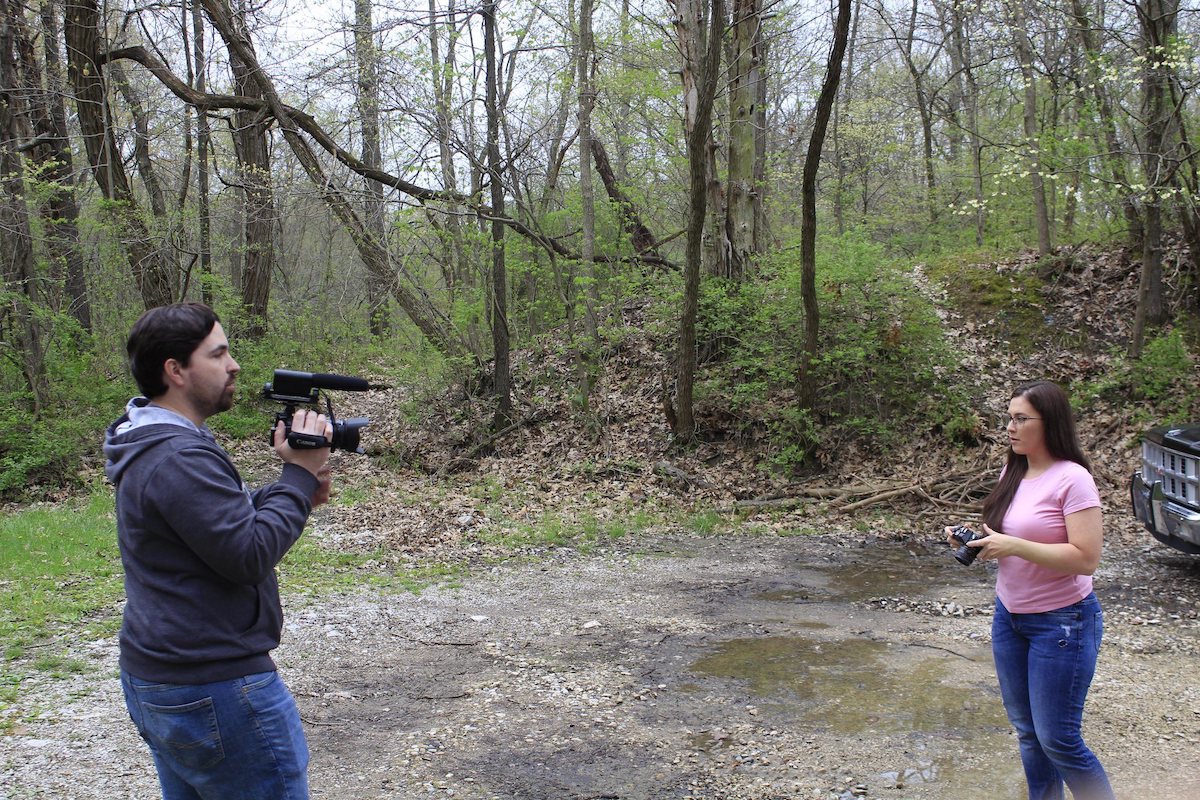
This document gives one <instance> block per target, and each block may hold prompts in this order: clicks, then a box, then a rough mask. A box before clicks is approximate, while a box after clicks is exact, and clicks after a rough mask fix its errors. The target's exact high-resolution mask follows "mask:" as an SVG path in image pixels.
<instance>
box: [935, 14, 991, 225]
mask: <svg viewBox="0 0 1200 800" xmlns="http://www.w3.org/2000/svg"><path fill="white" fill-rule="evenodd" d="M946 16H948V19H947V20H946V21H945V22H944V23H943V25H944V26H945V27H947V28H949V29H950V41H951V48H950V60H951V64H952V65H953V66H954V67H955V71H956V72H959V73H961V75H962V77H963V105H964V107H965V110H966V116H967V124H966V128H967V138H968V141H969V145H970V149H971V189H972V196H973V199H974V201H975V202H974V207H975V208H974V210H975V213H974V222H975V244H977V245H982V244H983V234H984V229H985V224H986V222H987V210H986V209H987V204H986V198H985V197H984V195H983V141H982V137H981V136H980V132H979V84H978V83H977V82H976V80H975V65H974V63H973V58H972V55H971V32H970V29H969V25H970V20H971V17H970V15H969V14H968V13H967V12H965V11H964V9H963V3H962V2H960V0H950V3H949V14H948V15H946Z"/></svg>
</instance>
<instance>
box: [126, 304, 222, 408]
mask: <svg viewBox="0 0 1200 800" xmlns="http://www.w3.org/2000/svg"><path fill="white" fill-rule="evenodd" d="M219 321H220V320H219V319H218V318H217V314H216V312H215V311H213V310H212V309H211V308H209V307H208V306H206V305H204V304H203V303H175V304H173V305H169V306H159V307H157V308H152V309H150V310H149V311H147V312H146V313H145V314H142V316H141V317H140V318H139V319H138V321H137V322H135V323H134V325H133V330H131V331H130V332H129V339H128V340H127V341H126V342H125V352H126V353H127V354H128V356H129V371H130V372H132V373H133V379H134V380H135V381H137V385H138V389H139V390H140V391H141V392H142V394H144V395H146V397H150V398H154V397H158V396H160V395H162V394H164V393H165V392H166V391H167V385H166V383H164V382H163V365H164V364H166V363H167V360H168V359H172V358H173V359H175V360H176V361H178V362H179V363H180V364H181V365H182V366H185V367H186V366H187V365H188V361H189V359H191V357H192V353H193V352H195V350H196V348H197V347H199V346H200V343H201V342H203V341H204V340H205V339H207V338H208V335H209V334H210V333H212V329H213V326H214V325H216V324H217V323H218V322H219Z"/></svg>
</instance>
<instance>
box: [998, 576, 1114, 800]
mask: <svg viewBox="0 0 1200 800" xmlns="http://www.w3.org/2000/svg"><path fill="white" fill-rule="evenodd" d="M1103 631H1104V617H1103V613H1102V612H1101V610H1100V601H1099V600H1097V599H1096V595H1095V594H1091V595H1088V596H1087V597H1086V598H1084V599H1083V600H1080V601H1079V602H1078V603H1076V604H1075V605H1071V606H1067V607H1065V608H1060V609H1058V610H1056V611H1046V612H1044V613H1041V614H1010V613H1009V611H1008V609H1006V608H1005V607H1004V604H1003V603H1001V602H1000V600H999V599H998V598H997V600H996V616H995V617H994V618H993V620H992V655H993V657H994V658H995V660H996V675H997V676H998V677H999V678H1000V694H1001V696H1002V697H1003V698H1004V708H1005V710H1006V711H1007V712H1008V719H1009V721H1010V722H1011V723H1012V725H1013V727H1014V728H1016V730H1017V737H1018V739H1019V741H1020V745H1021V762H1022V764H1023V765H1024V767H1025V780H1026V782H1027V783H1028V784H1029V798H1030V800H1062V798H1063V782H1064V781H1066V785H1067V786H1069V787H1071V793H1072V794H1073V795H1074V796H1075V798H1076V800H1111V798H1112V797H1113V791H1112V786H1110V785H1109V782H1108V776H1107V775H1106V774H1105V772H1104V767H1102V766H1101V765H1100V761H1099V760H1098V759H1097V758H1096V756H1095V755H1094V754H1093V753H1092V751H1091V750H1089V749H1088V746H1087V745H1086V744H1084V742H1083V733H1082V725H1083V704H1084V701H1085V700H1086V699H1087V693H1088V688H1089V687H1090V686H1091V683H1092V676H1093V675H1095V672H1096V656H1097V654H1098V653H1099V651H1100V639H1101V637H1102V635H1103Z"/></svg>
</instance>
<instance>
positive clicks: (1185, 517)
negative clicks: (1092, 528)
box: [1129, 472, 1200, 555]
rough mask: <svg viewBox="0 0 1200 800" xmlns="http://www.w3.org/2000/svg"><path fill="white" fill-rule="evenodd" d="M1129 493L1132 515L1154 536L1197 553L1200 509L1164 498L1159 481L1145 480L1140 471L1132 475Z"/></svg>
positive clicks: (1199, 545)
mask: <svg viewBox="0 0 1200 800" xmlns="http://www.w3.org/2000/svg"><path fill="white" fill-rule="evenodd" d="M1129 493H1130V495H1131V499H1132V500H1133V515H1134V516H1135V517H1137V518H1138V519H1139V520H1141V522H1142V524H1144V525H1145V526H1146V530H1148V531H1150V533H1151V535H1152V536H1154V538H1155V539H1158V540H1159V541H1160V542H1162V543H1163V544H1165V545H1167V546H1168V547H1174V548H1175V549H1176V550H1182V551H1183V552H1185V553H1192V554H1195V555H1200V512H1197V511H1195V510H1194V509H1191V508H1188V507H1187V506H1183V505H1180V504H1179V503H1176V502H1175V501H1173V500H1170V499H1168V498H1166V497H1165V496H1164V495H1163V490H1162V482H1161V481H1153V482H1151V483H1146V481H1144V480H1143V479H1142V473H1140V472H1135V473H1134V474H1133V480H1132V481H1130V485H1129Z"/></svg>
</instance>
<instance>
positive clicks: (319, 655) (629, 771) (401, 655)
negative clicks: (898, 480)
mask: <svg viewBox="0 0 1200 800" xmlns="http://www.w3.org/2000/svg"><path fill="white" fill-rule="evenodd" d="M534 555H535V557H533V558H528V559H514V560H510V561H508V562H506V563H502V564H499V565H492V566H485V567H480V568H479V569H477V570H475V571H473V573H472V574H470V575H469V576H468V577H466V578H465V579H462V580H461V581H458V582H457V583H456V585H454V586H452V587H445V588H437V589H428V590H425V591H423V592H421V593H420V594H408V593H401V594H382V593H378V592H373V591H370V590H366V589H363V590H358V591H356V592H354V593H352V594H343V595H338V596H334V597H330V598H323V599H312V598H300V597H289V598H288V601H287V602H288V609H287V614H288V622H287V630H286V632H285V641H284V644H283V646H282V647H281V648H280V650H279V651H277V660H278V661H279V664H280V667H281V671H282V673H283V675H284V677H285V679H286V680H287V682H288V684H289V685H290V686H291V687H292V689H293V691H294V693H295V695H296V698H297V701H298V703H299V706H300V710H301V715H302V717H303V718H304V720H305V723H306V731H307V734H308V737H309V743H310V747H311V749H312V754H313V760H312V766H311V770H310V776H311V783H312V792H313V796H314V798H322V799H325V800H333V799H334V798H336V799H337V800H359V799H360V798H361V799H363V800H365V799H366V798H436V797H455V798H529V799H531V800H533V799H539V800H540V799H541V798H546V799H547V800H549V799H550V798H572V799H575V798H578V799H579V800H583V799H584V798H622V799H625V800H634V799H636V798H647V799H648V798H764V799H765V798H854V797H863V798H912V799H913V800H949V799H950V798H954V799H955V800H962V798H987V799H988V800H1010V799H1011V800H1017V799H1018V798H1020V797H1022V796H1023V793H1022V787H1023V781H1022V779H1021V775H1020V771H1019V770H1020V768H1019V762H1018V758H1017V754H1016V743H1015V739H1014V738H1013V736H1012V735H1011V733H1010V731H1009V727H1008V725H1007V722H1006V721H1005V719H1004V716H1003V710H1002V708H1001V704H1000V700H999V695H998V691H997V689H996V686H995V676H994V672H993V669H992V666H991V659H990V654H989V649H988V641H989V624H990V612H991V602H992V594H991V585H992V584H991V581H992V577H991V575H990V574H989V572H990V570H989V568H988V567H983V568H980V567H979V566H978V565H977V566H976V567H973V568H970V569H968V568H963V567H961V566H959V565H958V564H957V563H956V562H954V561H953V560H952V559H951V558H950V557H949V555H948V552H947V550H946V549H945V547H944V546H943V545H942V544H941V543H939V542H936V541H928V542H925V541H922V542H912V541H909V542H896V541H876V540H871V539H864V538H863V536H862V535H861V534H853V535H852V534H849V533H843V534H838V535H826V536H794V537H780V536H768V535H753V534H748V535H734V536H721V537H702V536H698V535H695V534H688V533H663V534H657V535H646V536H641V537H628V538H626V539H621V540H617V541H616V542H614V543H611V544H609V545H606V546H605V547H604V548H600V549H596V550H593V551H590V552H579V551H577V550H574V549H570V548H559V549H553V550H547V551H544V552H540V553H536V554H534ZM1096 585H1097V591H1098V593H1099V595H1100V596H1101V599H1102V602H1104V604H1105V606H1106V631H1105V640H1104V646H1103V649H1102V653H1101V663H1100V667H1099V672H1098V675H1097V677H1096V680H1095V683H1094V685H1093V688H1092V692H1091V695H1090V698H1089V704H1088V710H1087V714H1086V717H1085V726H1086V729H1085V732H1086V736H1087V738H1088V740H1089V743H1090V744H1091V745H1092V747H1093V749H1095V750H1096V751H1097V752H1098V753H1099V755H1100V756H1101V758H1102V760H1103V761H1104V763H1105V765H1106V767H1107V768H1108V770H1109V772H1110V773H1111V775H1112V778H1113V782H1114V784H1115V786H1116V788H1117V790H1118V795H1119V796H1120V797H1122V798H1126V800H1184V799H1185V798H1192V799H1193V800H1194V798H1196V797H1200V774H1197V773H1196V771H1195V765H1196V764H1197V763H1198V762H1200V687H1198V686H1197V680H1196V664H1197V650H1198V646H1200V619H1198V617H1200V613H1198V612H1200V560H1197V559H1191V558H1188V557H1185V556H1182V555H1176V554H1174V553H1173V552H1172V551H1170V550H1167V549H1166V548H1163V547H1160V546H1157V545H1153V544H1150V543H1149V542H1140V543H1139V542H1134V543H1130V544H1124V545H1119V546H1109V547H1108V548H1107V550H1106V555H1105V560H1104V564H1103V566H1102V568H1101V571H1100V572H1099V573H1098V574H1097V577H1096ZM75 655H76V656H78V657H80V658H84V659H87V660H89V661H90V662H91V663H93V664H94V666H95V669H94V670H92V671H91V672H89V673H88V674H85V675H79V676H75V677H71V678H68V679H49V678H37V679H31V680H30V681H29V682H28V683H27V684H26V685H23V686H22V687H21V700H20V701H19V704H20V706H21V707H20V709H19V710H20V713H21V721H20V722H19V723H18V724H17V725H16V726H15V727H14V729H13V730H12V732H11V733H10V734H9V735H5V736H0V798H4V799H5V800H10V799H11V800H18V798H19V799H20V800H25V799H26V798H61V799H62V800H92V799H93V798H94V799H96V800H99V799H100V798H104V799H105V800H112V799H114V798H150V797H155V796H157V794H156V782H155V779H154V775H153V770H152V767H151V765H150V759H149V756H148V754H147V753H146V752H145V750H144V748H143V746H142V744H141V742H140V740H138V739H137V738H136V735H135V734H134V733H133V731H132V727H131V725H130V724H129V722H128V719H127V717H126V716H125V713H124V709H123V706H122V702H121V699H120V689H119V686H118V684H117V681H116V677H115V676H116V666H115V665H116V647H115V642H114V641H112V640H106V641H102V642H98V643H92V644H82V645H79V647H78V652H76V653H75Z"/></svg>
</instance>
